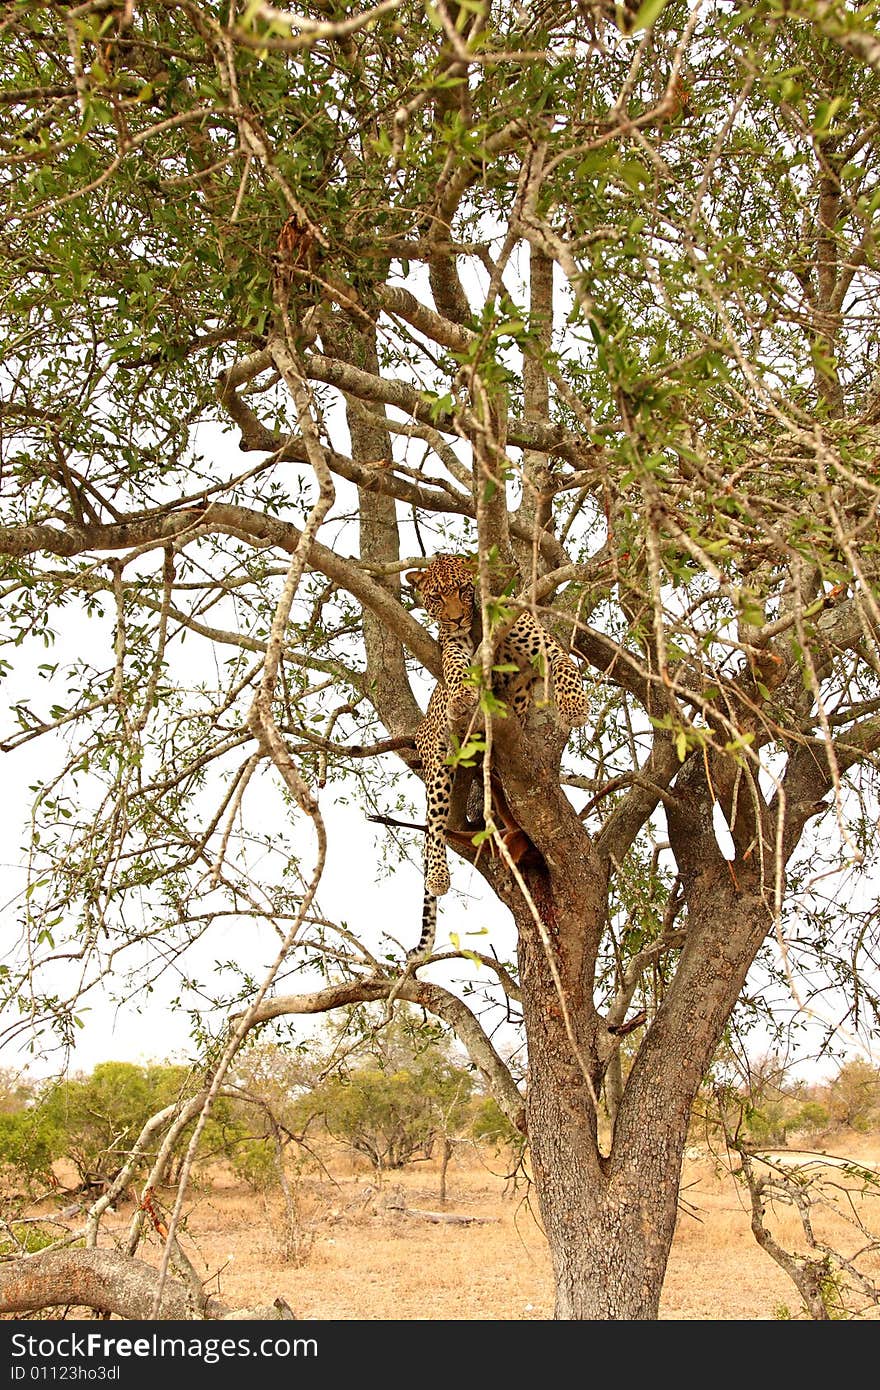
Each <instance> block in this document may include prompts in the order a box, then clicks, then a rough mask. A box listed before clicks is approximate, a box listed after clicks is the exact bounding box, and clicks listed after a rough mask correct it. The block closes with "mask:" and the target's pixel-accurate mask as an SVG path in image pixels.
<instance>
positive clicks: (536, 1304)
mask: <svg viewBox="0 0 880 1390" xmlns="http://www.w3.org/2000/svg"><path fill="white" fill-rule="evenodd" d="M825 1147H827V1149H828V1150H829V1151H830V1152H834V1153H837V1154H847V1155H848V1156H849V1157H850V1158H853V1159H858V1160H860V1161H862V1162H869V1163H874V1164H876V1165H877V1166H878V1168H880V1162H878V1160H880V1136H873V1137H872V1138H861V1137H858V1136H851V1137H850V1138H849V1140H848V1142H847V1144H846V1146H845V1147H843V1146H841V1145H840V1144H839V1143H837V1144H834V1145H833V1146H832V1145H831V1144H828V1145H827V1146H825ZM438 1181H439V1180H438V1174H437V1171H436V1167H435V1166H434V1165H432V1164H430V1163H421V1164H414V1165H411V1166H410V1167H408V1168H407V1169H406V1170H404V1171H403V1172H401V1173H395V1174H391V1175H388V1176H386V1177H385V1178H384V1180H383V1181H382V1182H381V1183H377V1180H376V1178H375V1177H374V1175H373V1174H372V1173H370V1172H368V1171H360V1172H353V1171H352V1167H351V1164H350V1163H349V1162H348V1161H342V1162H338V1163H336V1164H334V1165H333V1167H332V1169H331V1171H330V1172H329V1173H327V1172H325V1173H323V1174H320V1175H317V1176H315V1175H312V1176H307V1177H304V1178H302V1179H300V1180H299V1182H298V1183H297V1184H296V1187H295V1192H296V1198H297V1202H298V1206H299V1218H298V1221H297V1223H296V1225H295V1226H294V1228H293V1231H292V1237H293V1239H292V1248H291V1245H290V1244H289V1245H288V1246H287V1248H285V1245H284V1241H285V1232H286V1229H287V1228H286V1225H285V1220H284V1211H283V1206H282V1203H281V1200H280V1197H279V1196H278V1195H277V1194H272V1195H271V1196H268V1197H263V1196H260V1195H255V1194H254V1193H253V1192H251V1191H249V1190H248V1189H247V1188H245V1187H242V1186H241V1185H236V1184H235V1183H233V1182H231V1181H230V1180H229V1179H228V1177H227V1178H225V1179H224V1177H223V1176H222V1175H217V1174H215V1175H214V1177H213V1181H212V1182H211V1183H210V1184H205V1185H203V1186H201V1187H192V1188H191V1189H190V1191H189V1194H188V1200H187V1206H186V1217H185V1223H184V1227H183V1230H182V1233H181V1240H182V1244H183V1246H184V1248H185V1250H186V1252H187V1254H188V1255H189V1258H190V1259H191V1261H192V1263H193V1265H194V1266H195V1267H196V1269H197V1270H198V1271H199V1273H200V1275H201V1277H202V1278H203V1279H204V1281H205V1283H206V1286H207V1287H208V1288H209V1289H210V1290H211V1291H212V1292H216V1293H218V1294H219V1295H220V1296H221V1297H222V1299H223V1300H224V1302H226V1303H227V1304H229V1305H230V1306H232V1307H247V1306H253V1305H256V1304H262V1305H266V1304H270V1303H272V1301H273V1300H274V1299H275V1298H277V1297H279V1296H280V1297H282V1298H283V1299H285V1300H286V1302H287V1303H288V1304H289V1305H290V1307H291V1309H292V1310H293V1313H294V1315H295V1316H296V1317H297V1318H307V1319H318V1320H321V1319H371V1320H373V1319H374V1320H398V1319H399V1320H405V1321H410V1320H420V1319H431V1320H433V1319H442V1320H445V1319H470V1320H523V1319H547V1318H550V1317H552V1311H553V1291H552V1280H551V1273H550V1261H549V1256H548V1251H547V1245H546V1242H545V1240H544V1237H543V1234H542V1232H541V1229H540V1224H539V1221H538V1217H537V1212H536V1209H535V1206H534V1199H533V1196H532V1195H531V1194H530V1193H529V1192H528V1190H527V1189H525V1188H524V1187H523V1185H522V1184H521V1185H520V1187H519V1190H517V1191H516V1192H514V1193H510V1192H509V1191H507V1190H506V1189H505V1181H504V1168H503V1162H502V1161H501V1160H497V1159H492V1157H491V1156H490V1157H489V1158H486V1157H485V1156H483V1157H482V1158H478V1157H477V1156H476V1155H475V1153H474V1151H473V1150H472V1149H471V1148H468V1149H466V1150H463V1151H461V1152H460V1153H459V1155H458V1156H457V1157H456V1158H454V1159H453V1161H452V1163H451V1164H450V1168H449V1174H448V1196H447V1203H446V1206H445V1207H441V1205H440V1202H439V1197H438ZM172 1202H173V1193H171V1192H170V1191H169V1192H161V1193H157V1194H156V1209H157V1212H158V1213H159V1214H161V1213H162V1212H163V1211H164V1212H165V1213H166V1214H167V1211H168V1209H169V1207H170V1205H171V1204H172ZM401 1208H405V1210H402V1209H401ZM863 1209H864V1214H865V1216H866V1218H867V1219H868V1221H869V1222H870V1223H871V1224H872V1225H873V1229H874V1230H875V1231H878V1230H880V1196H876V1195H875V1196H873V1197H872V1198H871V1199H869V1200H868V1201H866V1202H865V1203H864V1204H863ZM875 1209H876V1210H875ZM424 1212H435V1213H437V1212H441V1213H446V1214H449V1215H452V1216H454V1217H464V1218H471V1220H470V1221H469V1222H468V1224H458V1223H448V1224H446V1223H435V1222H432V1221H430V1220H429V1219H427V1218H426V1217H425V1216H424V1215H419V1214H418V1213H424ZM131 1214H132V1207H131V1206H130V1205H126V1204H122V1205H120V1207H119V1209H118V1210H117V1211H116V1212H115V1213H114V1214H108V1216H107V1217H106V1218H105V1222H106V1224H105V1225H104V1226H102V1237H101V1243H102V1244H107V1245H111V1244H113V1242H114V1237H115V1238H121V1237H123V1236H124V1234H125V1232H126V1230H127V1228H128V1225H129V1222H130V1219H131ZM814 1217H815V1221H816V1234H817V1236H819V1238H826V1239H829V1240H830V1241H831V1243H833V1244H835V1246H836V1248H842V1246H843V1244H844V1243H847V1244H848V1248H855V1246H856V1245H863V1244H865V1239H864V1236H863V1234H862V1233H861V1232H859V1231H858V1230H857V1229H855V1228H853V1229H847V1228H846V1227H845V1226H844V1225H843V1224H842V1223H841V1222H840V1221H836V1223H835V1222H833V1221H832V1222H831V1224H829V1221H828V1220H826V1219H825V1218H823V1217H822V1215H821V1213H820V1212H818V1211H815V1212H814ZM772 1226H773V1230H774V1233H775V1234H776V1236H777V1237H778V1238H779V1239H780V1240H781V1242H782V1243H783V1244H785V1245H787V1247H788V1248H790V1249H791V1248H801V1249H802V1248H804V1243H803V1237H802V1232H801V1228H800V1224H799V1222H798V1220H797V1217H796V1213H794V1212H793V1211H792V1210H791V1209H785V1208H783V1209H779V1210H776V1211H775V1213H774V1215H773V1219H772ZM160 1245H161V1243H160V1240H159V1237H158V1235H156V1234H155V1233H151V1236H150V1239H149V1240H148V1242H147V1244H146V1245H144V1246H142V1248H141V1252H140V1253H141V1255H142V1257H143V1258H146V1259H149V1260H150V1261H151V1262H154V1263H155V1262H158V1259H159V1257H160ZM873 1258H874V1268H873V1270H872V1274H873V1277H874V1279H875V1280H878V1281H880V1254H878V1255H877V1256H875V1257H873ZM799 1306H800V1305H799V1301H798V1298H797V1295H796V1292H795V1289H794V1286H793V1284H792V1283H791V1281H790V1280H789V1279H788V1277H787V1276H786V1275H785V1274H784V1273H783V1272H782V1270H781V1269H780V1268H779V1267H778V1266H777V1265H776V1264H775V1263H774V1262H773V1261H772V1260H771V1259H770V1258H769V1256H768V1255H767V1254H765V1253H764V1252H763V1251H762V1250H761V1249H760V1248H759V1247H758V1245H757V1244H756V1242H755V1239H754V1236H753V1235H752V1233H751V1230H750V1213H749V1209H748V1202H747V1194H746V1192H745V1191H744V1190H743V1189H742V1188H741V1187H740V1186H738V1185H737V1184H736V1183H735V1182H734V1181H733V1180H732V1179H731V1177H730V1176H729V1175H724V1176H723V1177H722V1176H719V1173H718V1169H717V1166H716V1165H715V1164H714V1163H713V1162H712V1160H711V1159H710V1157H708V1156H706V1155H702V1156H699V1157H697V1156H696V1155H694V1156H692V1157H691V1158H689V1159H688V1160H686V1162H685V1168H684V1172H683V1181H682V1203H681V1207H680V1214H679V1220H678V1228H677V1231H676V1236H675V1241H674V1245H673V1249H672V1254H671V1258H670V1261H669V1267H668V1271H667V1278H666V1283H665V1287H664V1290H663V1297H662V1304H661V1318H663V1319H671V1320H700V1321H704V1320H722V1319H740V1320H742V1319H774V1318H778V1317H787V1316H792V1315H795V1316H796V1315H797V1314H798V1310H799Z"/></svg>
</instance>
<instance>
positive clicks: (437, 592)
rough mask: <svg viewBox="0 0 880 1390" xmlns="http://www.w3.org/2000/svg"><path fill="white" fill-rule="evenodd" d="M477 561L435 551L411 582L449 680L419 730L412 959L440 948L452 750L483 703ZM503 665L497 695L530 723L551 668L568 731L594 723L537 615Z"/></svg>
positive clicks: (510, 646)
mask: <svg viewBox="0 0 880 1390" xmlns="http://www.w3.org/2000/svg"><path fill="white" fill-rule="evenodd" d="M476 568H477V566H476V560H475V559H474V558H472V557H469V556H461V555H449V554H446V553H441V554H437V555H434V556H433V558H432V559H431V561H430V563H429V564H428V566H427V567H426V568H425V569H417V570H409V571H408V572H407V573H406V574H405V575H404V581H405V583H406V584H407V585H409V586H410V587H411V588H412V589H414V590H415V592H416V595H417V596H418V601H419V602H420V604H421V606H422V607H424V608H425V609H426V610H427V612H428V616H429V617H431V618H433V619H434V620H435V621H436V623H437V625H438V641H439V644H440V657H441V673H442V678H441V680H440V681H438V683H437V685H436V686H435V687H434V690H433V692H432V694H431V698H430V700H429V702H428V708H427V710H426V712H425V716H424V718H423V719H422V721H421V723H420V724H419V726H418V728H417V729H416V731H415V735H414V741H415V746H416V750H417V752H418V754H419V757H420V758H421V762H422V772H423V775H424V780H425V790H426V800H427V809H426V816H425V861H424V862H425V868H424V903H423V910H422V932H421V936H420V938H419V941H418V944H417V945H416V947H415V948H414V949H413V950H412V951H410V952H409V953H408V956H407V959H408V960H410V961H415V960H422V959H425V958H426V957H427V956H429V955H430V954H431V952H432V951H433V949H434V940H435V936H436V927H437V899H438V898H439V897H442V896H443V894H444V893H447V892H448V891H449V886H450V878H449V864H448V861H447V857H446V830H447V825H448V821H449V811H450V806H451V801H452V786H453V776H454V774H453V769H452V767H451V765H450V763H449V753H450V749H451V747H452V740H453V736H455V735H456V734H458V733H460V731H461V729H462V727H463V725H464V724H465V721H466V720H467V719H469V718H470V717H472V716H473V713H474V711H475V709H476V706H477V703H478V700H479V691H478V684H477V681H476V680H475V679H474V673H473V668H472V663H473V659H474V652H475V647H476V637H477V627H478V614H477V607H476V584H475V575H476ZM496 664H497V665H499V666H501V667H505V666H506V667H508V668H512V669H508V670H507V671H506V672H503V673H500V675H499V681H498V688H497V694H498V696H499V698H500V699H502V700H503V701H504V703H505V704H507V706H508V708H509V709H510V710H511V711H512V712H513V714H514V716H515V717H516V718H517V719H519V721H520V722H523V721H524V720H525V718H526V716H527V714H528V710H529V707H530V704H531V702H532V699H533V695H534V691H535V687H536V686H537V685H538V683H539V682H543V681H544V672H545V671H546V672H548V673H549V678H550V681H552V685H553V693H554V695H555V698H556V707H557V710H558V712H559V716H560V719H562V720H563V721H565V723H566V724H567V725H568V726H569V728H576V727H579V726H581V725H583V724H586V723H587V722H588V720H589V714H590V702H589V696H588V695H587V693H586V691H585V690H584V688H583V683H582V681H581V674H580V671H579V670H578V668H577V666H576V665H575V663H574V661H573V660H572V659H571V657H570V656H569V655H568V653H567V652H566V651H565V650H564V649H563V647H562V646H561V645H560V643H559V642H558V641H557V640H556V638H555V637H554V636H553V635H552V634H551V633H550V632H548V631H547V629H546V628H545V627H544V626H543V625H542V624H541V623H539V622H538V621H537V619H536V618H534V617H533V616H532V614H531V613H522V614H520V616H519V617H518V618H517V620H516V622H515V623H514V624H513V626H512V627H511V628H510V630H509V632H508V633H507V635H506V636H505V638H504V639H503V641H502V643H501V644H500V647H499V650H498V653H497V655H496Z"/></svg>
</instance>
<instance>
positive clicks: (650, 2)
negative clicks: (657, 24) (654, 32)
mask: <svg viewBox="0 0 880 1390" xmlns="http://www.w3.org/2000/svg"><path fill="white" fill-rule="evenodd" d="M668 4H669V0H645V2H644V4H643V5H640V6H639V8H638V9H637V10H636V17H635V19H634V20H633V23H632V28H631V31H630V32H631V33H633V34H637V33H638V32H639V30H640V29H650V27H651V25H652V24H653V23H654V21H655V20H656V19H657V18H658V16H659V15H661V14H662V13H663V11H664V10H665V9H666V6H667V5H668Z"/></svg>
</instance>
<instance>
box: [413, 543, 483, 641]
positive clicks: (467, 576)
mask: <svg viewBox="0 0 880 1390" xmlns="http://www.w3.org/2000/svg"><path fill="white" fill-rule="evenodd" d="M474 567H475V563H474V561H473V560H471V559H468V558H467V557H465V556H463V555H435V556H434V558H433V560H432V561H431V563H430V565H428V567H427V569H423V570H409V571H408V573H407V574H405V575H404V580H405V581H406V583H407V584H409V585H410V587H411V588H413V589H415V591H416V593H417V594H418V596H419V598H420V600H421V602H422V605H423V607H424V608H426V609H427V610H428V613H429V614H430V616H431V617H432V618H433V619H434V620H435V621H436V622H437V623H439V624H440V631H441V633H444V632H448V633H461V632H469V631H470V628H471V623H472V622H473V617H474V597H475V590H474Z"/></svg>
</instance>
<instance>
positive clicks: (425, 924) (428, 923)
mask: <svg viewBox="0 0 880 1390" xmlns="http://www.w3.org/2000/svg"><path fill="white" fill-rule="evenodd" d="M436 935H437V899H436V897H435V896H434V894H433V893H429V892H428V890H427V888H426V889H425V897H424V902H423V904H422V934H421V936H420V937H419V944H418V946H416V947H414V949H413V950H412V951H410V952H409V954H408V955H407V960H418V959H420V958H421V957H422V956H429V955H430V954H431V952H432V951H433V949H434V938H435V937H436Z"/></svg>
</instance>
